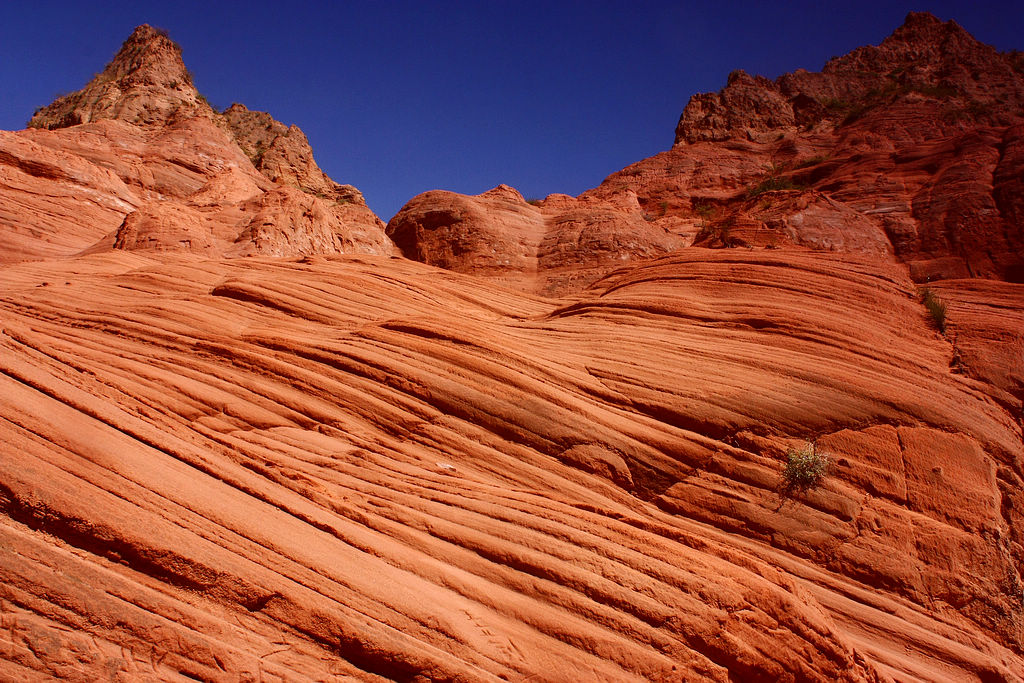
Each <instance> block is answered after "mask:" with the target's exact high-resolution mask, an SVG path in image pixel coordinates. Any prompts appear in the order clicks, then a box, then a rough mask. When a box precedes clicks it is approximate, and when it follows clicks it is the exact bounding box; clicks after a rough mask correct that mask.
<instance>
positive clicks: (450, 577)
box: [0, 249, 1024, 680]
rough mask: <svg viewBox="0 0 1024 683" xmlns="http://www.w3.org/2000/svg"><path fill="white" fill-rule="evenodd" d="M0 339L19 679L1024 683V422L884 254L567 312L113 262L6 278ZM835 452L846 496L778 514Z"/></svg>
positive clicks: (769, 265) (484, 295)
mask: <svg viewBox="0 0 1024 683" xmlns="http://www.w3.org/2000/svg"><path fill="white" fill-rule="evenodd" d="M143 253H145V254H147V255H146V256H143ZM43 283H48V284H47V285H46V286H40V285H43ZM112 292H117V295H116V297H112V296H111V293H112ZM1018 303H1019V302H1018ZM954 310H955V311H956V310H959V309H954ZM0 311H2V320H3V331H2V334H0V386H2V389H3V390H2V391H0V414H2V415H3V417H4V419H3V420H2V421H0V438H2V439H3V443H5V444H6V445H7V446H6V449H5V450H4V455H3V457H0V470H2V472H3V475H2V477H0V481H2V482H3V489H2V495H0V509H2V511H3V513H4V515H3V516H0V534H3V537H4V543H3V544H2V546H0V548H2V550H0V575H2V577H3V580H2V581H0V597H2V599H3V601H4V602H3V603H0V604H2V606H3V607H2V609H3V614H4V620H5V622H4V623H5V626H6V628H5V629H3V630H2V634H3V635H2V636H0V637H2V638H4V639H5V641H4V642H5V643H6V645H7V646H6V647H5V648H4V649H3V650H0V661H2V662H3V666H4V667H5V669H4V670H5V671H7V672H14V671H17V672H31V674H30V675H37V672H41V673H42V674H43V675H53V676H61V677H65V678H79V679H86V678H90V677H93V678H94V677H96V676H97V675H99V673H98V672H101V671H113V672H120V675H122V676H125V677H145V676H157V675H167V676H171V675H188V676H192V677H199V678H202V677H208V678H216V677H218V676H226V677H242V678H244V677H246V676H258V675H259V672H260V671H263V672H264V673H265V674H267V675H269V674H275V675H281V676H286V675H287V676H293V677H296V676H298V677H309V678H322V677H325V676H329V675H331V674H339V675H340V674H350V675H353V676H358V677H369V676H372V675H377V676H382V677H385V678H411V677H414V676H416V675H419V676H423V677H428V678H431V679H434V680H438V679H450V678H455V677H459V676H462V677H465V678H468V679H489V678H492V677H499V678H500V677H505V678H513V679H514V678H528V677H530V676H533V677H539V678H545V679H551V680H580V679H582V678H586V679H602V680H631V679H641V680H679V679H680V678H683V679H687V678H705V679H710V680H728V679H730V678H732V679H735V678H737V677H742V678H744V679H745V680H779V679H783V680H786V679H790V678H804V679H808V678H823V679H828V680H876V679H884V678H885V677H886V676H889V677H892V676H895V675H896V672H900V673H899V675H900V676H902V677H904V678H906V677H908V676H909V677H915V678H919V679H924V680H939V679H943V678H947V679H949V678H952V679H956V678H976V679H992V680H997V679H1000V678H1002V679H1006V680H1015V679H1017V678H1019V672H1020V671H1021V670H1022V669H1021V667H1022V665H1024V659H1021V654H1020V653H1021V631H1020V618H1021V612H1020V610H1021V607H1020V603H1019V597H1018V595H1017V593H1015V592H1014V591H1015V589H1014V586H1018V587H1019V586H1020V583H1019V582H1020V576H1019V566H1020V564H1019V563H1020V558H1021V555H1022V550H1021V548H1022V546H1021V540H1022V539H1021V538H1020V529H1022V528H1024V520H1020V519H1019V510H1020V509H1024V506H1022V505H1018V503H1022V502H1024V501H1021V500H1020V491H1021V484H1022V481H1021V463H1020V453H1021V451H1020V444H1021V433H1020V424H1019V422H1018V421H1017V419H1016V417H1014V416H1013V415H1011V413H1010V412H1009V411H1008V410H1007V409H1006V408H1005V407H1003V406H1001V405H999V404H997V403H996V402H993V401H990V400H988V399H987V398H986V397H985V395H984V394H983V393H982V392H981V391H979V388H980V387H982V386H985V384H984V382H985V380H984V379H977V380H975V379H971V378H969V377H968V376H965V375H962V374H957V373H951V372H950V362H951V356H952V350H951V347H950V345H949V344H948V343H947V342H946V341H945V340H944V339H942V338H941V337H940V336H939V335H938V334H937V333H936V332H935V331H934V330H933V329H932V328H931V327H930V326H929V323H928V321H927V318H926V316H925V314H924V310H923V308H922V307H921V305H920V303H919V302H918V301H917V297H916V292H915V288H914V287H913V285H912V283H911V282H910V280H909V279H908V278H907V276H906V274H905V273H904V272H903V270H902V269H901V267H900V266H898V265H894V264H884V263H881V264H880V262H879V261H878V260H877V259H876V258H875V257H872V256H862V257H859V258H858V257H851V256H850V255H848V254H842V255H839V254H823V253H810V252H807V253H804V254H802V255H801V254H800V253H798V252H794V251H790V252H786V251H782V250H779V251H774V252H772V251H769V252H765V251H754V252H751V251H748V250H744V249H739V250H704V249H690V250H687V251H685V252H682V253H680V254H678V255H673V256H671V257H666V258H664V259H661V260H657V261H654V262H652V263H649V264H647V265H645V266H641V267H638V268H633V269H630V270H624V271H621V272H619V273H618V274H616V275H613V276H610V277H608V278H606V279H604V280H602V281H600V282H599V283H597V284H596V285H595V286H594V287H593V288H592V289H590V290H588V291H587V292H586V293H585V294H584V295H582V296H581V297H577V298H576V299H575V300H566V301H559V300H549V299H539V298H535V297H532V296H529V295H526V294H522V293H515V292H512V291H510V290H507V289H502V288H496V287H494V285H493V282H492V281H490V280H488V279H485V278H478V277H473V276H467V275H460V274H457V273H450V272H444V271H440V270H437V269H433V268H429V267H427V266H423V265H418V264H414V263H411V262H409V261H406V260H403V259H383V258H378V257H358V258H357V257H344V258H340V259H339V258H335V259H331V260H320V261H315V262H297V261H295V260H290V261H282V260H268V259H260V258H254V259H245V260H205V261H182V260H181V259H180V257H174V256H172V255H166V254H163V255H162V254H159V253H157V252H134V253H133V252H107V253H106V254H97V255H93V256H89V257H81V258H78V259H74V260H71V261H65V262H54V263H35V264H22V265H18V266H8V267H6V268H5V269H3V270H0ZM55 311H59V312H60V314H59V317H55V316H54V312H55ZM82 368H87V369H88V373H83V372H81V371H80V369H82ZM804 439H816V440H817V443H818V447H819V448H821V449H826V450H828V451H829V452H830V453H831V454H832V461H833V468H832V470H831V472H830V474H829V475H828V476H827V477H826V479H825V480H824V482H823V483H822V485H821V486H819V487H818V488H816V489H814V490H812V491H809V492H807V493H806V494H796V495H794V496H792V497H789V498H786V497H782V496H781V494H780V490H781V489H780V487H781V484H782V477H781V472H782V468H783V462H784V460H785V452H786V449H787V448H789V447H790V446H794V445H799V444H800V443H801V442H802V441H803V440H804ZM1011 500H1012V501H1015V503H1014V504H1012V505H1008V504H1007V503H1008V501H1011ZM57 567H59V570H56V569H55V568H57ZM158 625H159V627H157V626H158ZM153 653H156V654H153ZM12 675H13V674H12ZM19 675H24V674H19ZM104 675H106V674H104Z"/></svg>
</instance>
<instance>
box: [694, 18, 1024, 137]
mask: <svg viewBox="0 0 1024 683" xmlns="http://www.w3.org/2000/svg"><path fill="white" fill-rule="evenodd" d="M1018 61H1019V60H1018ZM1022 71H1024V70H1022V69H1021V66H1020V64H1019V63H1017V62H1015V61H1014V60H1013V59H1012V55H1004V54H1000V53H999V52H998V51H996V50H995V49H994V48H992V47H991V46H988V45H985V44H983V43H981V42H979V41H978V40H976V39H975V38H974V37H973V36H971V34H970V33H968V32H967V31H966V30H964V28H963V27H961V26H960V25H959V24H957V23H956V22H955V21H946V22H943V21H940V20H939V19H938V18H936V17H935V16H933V15H931V14H928V13H927V12H911V13H910V14H909V15H908V16H907V18H906V20H905V21H904V23H903V25H902V26H900V27H899V28H897V29H896V30H895V31H894V32H893V33H892V35H890V36H889V37H888V38H886V39H885V40H884V41H882V43H881V44H880V45H869V46H866V47H861V48H857V49H856V50H854V51H852V52H850V53H849V54H847V55H844V56H842V57H833V58H832V59H830V60H829V61H828V63H827V64H825V66H824V68H823V69H822V71H821V72H820V73H811V72H807V71H804V70H802V69H800V70H797V71H795V72H793V73H790V74H785V75H783V76H780V77H779V78H778V79H776V80H775V81H771V80H769V79H766V78H763V77H760V76H758V77H751V76H748V75H747V74H746V73H743V72H741V71H740V72H733V73H732V74H730V76H729V79H728V82H727V84H726V87H725V88H723V89H722V90H721V91H719V92H717V93H701V94H698V95H694V96H693V97H692V98H691V99H690V102H689V103H688V104H687V106H686V109H685V110H684V111H683V114H682V116H681V117H680V119H679V125H678V126H677V127H676V139H675V144H676V145H680V144H690V143H695V142H701V141H721V140H728V139H737V138H739V139H745V140H754V141H760V142H765V141H770V140H772V139H775V138H777V137H778V135H779V134H780V133H788V132H791V131H798V130H801V129H803V130H811V129H813V128H815V127H816V126H817V125H818V124H820V123H822V122H827V123H828V124H830V125H831V126H832V127H833V128H838V127H841V126H842V125H844V124H847V123H852V122H853V121H855V120H857V119H860V118H870V114H871V113H872V112H878V111H884V110H886V109H888V108H891V107H892V106H896V105H904V104H908V103H910V104H914V105H920V104H921V103H922V102H924V103H925V106H924V107H923V108H922V107H920V106H918V113H919V114H923V118H924V119H927V120H928V121H927V125H926V126H922V128H921V130H922V132H923V131H924V130H925V129H927V130H928V134H929V135H933V134H934V132H935V130H936V129H937V128H938V129H945V128H951V129H952V128H957V127H960V126H962V125H965V124H970V123H972V122H974V123H984V124H990V125H1009V124H1010V123H1012V122H1014V121H1015V120H1018V119H1019V118H1020V112H1021V110H1022V108H1024V73H1022Z"/></svg>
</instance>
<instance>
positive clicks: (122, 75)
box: [28, 24, 213, 129]
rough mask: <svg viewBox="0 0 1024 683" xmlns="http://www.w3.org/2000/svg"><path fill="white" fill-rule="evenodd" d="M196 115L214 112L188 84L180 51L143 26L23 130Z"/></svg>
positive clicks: (161, 120) (152, 121)
mask: <svg viewBox="0 0 1024 683" xmlns="http://www.w3.org/2000/svg"><path fill="white" fill-rule="evenodd" d="M200 114H206V115H212V114H213V110H212V108H211V107H210V105H209V104H208V103H207V102H206V100H205V98H203V97H202V95H200V94H199V93H198V91H197V90H196V88H195V85H194V84H193V83H192V75H191V74H190V73H189V71H188V69H186V68H185V63H184V62H183V61H182V58H181V47H180V46H179V45H178V44H177V43H175V42H174V41H173V40H171V39H170V38H168V37H167V33H166V31H163V30H161V29H157V28H153V27H152V26H149V25H148V24H143V25H142V26H139V27H138V28H136V29H135V31H133V32H132V34H131V35H130V36H129V37H128V39H127V40H126V41H124V44H123V45H122V46H121V49H120V50H119V51H118V53H117V54H116V55H115V56H114V59H113V60H111V62H110V63H109V64H107V66H106V68H104V69H103V71H102V72H101V73H99V74H97V75H96V76H95V77H94V78H93V79H92V80H91V81H90V82H89V83H88V84H87V85H86V86H85V87H84V88H82V89H81V90H79V91H77V92H74V93H71V94H69V95H64V96H62V97H59V98H57V99H56V100H55V101H54V102H53V103H52V104H50V105H49V106H47V107H42V108H40V109H38V110H37V111H36V112H35V114H34V115H33V116H32V119H31V120H30V121H29V124H28V125H29V127H33V128H48V129H55V128H66V127H68V126H74V125H77V124H80V123H88V122H90V121H96V120H98V119H117V120H121V121H126V122H128V123H133V124H137V125H150V124H164V123H167V122H169V121H171V120H172V119H174V118H176V117H179V116H181V115H185V116H195V115H200Z"/></svg>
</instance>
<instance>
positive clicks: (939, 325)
mask: <svg viewBox="0 0 1024 683" xmlns="http://www.w3.org/2000/svg"><path fill="white" fill-rule="evenodd" d="M921 303H923V304H924V307H925V308H926V309H928V316H929V317H930V318H931V319H932V323H934V325H935V329H937V330H938V331H939V332H942V333H943V334H945V333H946V302H945V301H943V300H942V299H940V298H939V297H938V296H937V295H936V294H935V292H933V291H932V290H931V289H929V288H928V287H925V288H924V289H922V290H921Z"/></svg>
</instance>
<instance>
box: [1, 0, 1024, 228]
mask: <svg viewBox="0 0 1024 683" xmlns="http://www.w3.org/2000/svg"><path fill="white" fill-rule="evenodd" d="M909 10H927V11H930V12H932V13H934V14H935V15H937V16H938V17H939V18H940V19H943V20H946V19H956V20H957V21H958V22H959V23H960V24H961V25H963V26H964V27H965V28H966V29H967V30H968V31H970V32H972V33H973V34H974V35H975V36H976V37H977V38H979V39H980V40H982V41H983V42H986V43H989V44H992V45H994V46H995V47H997V48H999V49H1001V50H1008V49H1014V48H1016V49H1024V3H1022V2H1021V0H1016V1H1014V2H989V3H986V2H973V3H968V2H962V1H961V2H931V3H927V4H925V3H906V2H898V1H895V2H875V1H873V0H861V1H858V2H828V1H825V2H821V1H819V2H774V3H766V2H725V1H722V0H719V1H717V2H704V1H701V2H696V1H695V2H646V1H643V0H634V1H632V2H603V1H600V0H592V1H589V2H523V1H519V2H487V1H486V0H480V1H478V2H373V1H363V2H322V3H311V2H282V1H281V0H276V1H274V2H262V1H259V0H252V1H251V2H218V1H217V0H205V1H204V2H191V1H187V0H185V1H180V2H168V3H150V2H138V1H137V0H135V1H132V2H82V1H81V0H76V1H75V2H45V1H41V2H25V1H19V2H14V1H12V0H0V84H2V93H3V96H2V97H0V129H5V130H12V129H19V128H22V127H24V125H25V122H26V121H27V120H28V118H29V116H30V115H31V113H32V111H33V109H35V107H37V106H39V105H41V104H48V103H49V102H50V101H52V100H53V98H54V96H55V95H56V94H57V93H59V92H67V91H72V90H77V89H78V88H80V87H82V85H84V84H85V83H86V82H87V81H88V80H89V79H90V78H91V77H92V75H93V73H95V72H97V71H100V70H101V69H102V68H103V66H104V65H105V64H106V63H107V62H108V61H109V60H110V58H111V57H112V56H113V55H114V53H115V52H116V51H117V49H118V48H119V47H120V45H121V42H122V41H123V40H124V39H125V38H127V37H128V34H129V33H131V31H132V29H133V28H134V27H135V26H136V25H138V24H141V23H149V24H152V25H154V26H159V27H162V28H165V29H167V30H168V31H169V32H170V35H171V37H172V38H173V39H174V40H176V41H177V42H178V43H180V44H181V46H182V48H183V51H184V57H185V63H186V64H187V65H188V67H189V68H190V69H191V70H192V72H193V73H194V74H195V81H196V85H197V87H198V88H199V90H200V92H202V93H204V94H205V95H206V96H207V97H208V98H209V99H210V101H211V102H212V103H213V104H214V105H217V106H220V107H224V106H226V105H228V104H230V103H232V102H242V103H243V104H245V105H246V106H248V107H249V108H251V109H259V110H264V111H268V112H270V113H271V114H272V115H273V116H274V117H275V118H277V119H278V120H280V121H282V122H284V123H295V124H297V125H298V126H299V127H301V128H302V129H303V131H305V133H306V135H308V136H309V139H310V141H311V143H312V145H313V151H314V153H315V155H316V158H317V161H318V162H319V163H320V165H321V167H322V168H324V170H326V171H327V172H328V174H330V175H331V176H332V177H333V178H334V179H335V180H337V181H339V182H343V183H350V184H352V185H355V186H356V187H358V188H359V189H361V190H362V191H363V193H364V194H365V196H366V199H367V202H368V203H369V205H370V207H371V208H372V209H374V211H376V212H377V213H378V214H379V215H380V216H381V218H383V219H384V220H387V219H388V218H390V217H391V216H392V215H393V214H394V213H395V212H397V211H398V209H399V208H401V206H402V205H403V204H404V203H405V202H406V201H407V200H408V199H410V198H412V197H413V196H414V195H416V194H419V193H420V192H424V191H426V190H430V189H437V188H440V189H448V190H454V191H457V192H464V193H469V194H476V193H479V192H482V191H484V190H487V189H490V188H491V187H493V186H495V185H497V184H498V183H507V184H509V185H513V186H515V187H517V188H518V189H519V190H520V191H521V192H522V193H523V194H524V195H525V196H527V197H543V196H545V195H547V194H549V193H551V192H565V193H568V194H579V193H580V192H582V191H583V190H586V189H588V188H591V187H594V186H596V185H597V184H599V183H600V182H601V180H603V179H604V178H605V176H607V175H608V174H610V173H613V172H615V171H617V170H619V169H621V168H623V167H624V166H626V165H628V164H630V163H632V162H634V161H638V160H640V159H642V158H644V157H647V156H651V155H652V154H655V153H657V152H659V151H662V150H665V149H668V148H669V147H670V146H671V144H672V138H673V132H674V130H675V125H676V122H677V121H678V118H679V114H680V113H681V112H682V110H683V107H684V106H685V105H686V101H687V99H688V98H689V97H690V95H692V94H693V93H695V92H704V91H709V90H718V89H719V88H721V87H722V86H723V85H724V84H725V79H726V76H727V75H728V73H729V72H730V71H732V70H733V69H745V70H746V71H748V72H751V73H757V74H762V75H765V76H769V77H775V76H778V75H779V74H781V73H784V72H787V71H792V70H793V69H796V68H800V67H803V68H806V69H808V70H812V71H816V70H819V69H820V68H821V66H822V65H823V64H824V62H825V61H826V60H827V59H828V58H829V57H830V56H832V55H838V54H843V53H846V52H848V51H849V50H851V49H853V48H855V47H858V46H860V45H866V44H877V43H879V42H881V40H882V39H884V38H885V37H886V36H887V35H888V34H889V33H891V32H892V30H893V29H895V28H896V27H897V26H898V25H899V24H901V23H902V22H903V19H904V17H905V16H906V13H907V12H908V11H909Z"/></svg>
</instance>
